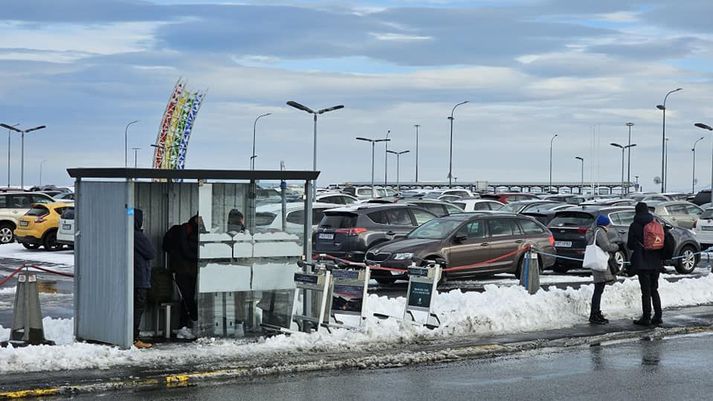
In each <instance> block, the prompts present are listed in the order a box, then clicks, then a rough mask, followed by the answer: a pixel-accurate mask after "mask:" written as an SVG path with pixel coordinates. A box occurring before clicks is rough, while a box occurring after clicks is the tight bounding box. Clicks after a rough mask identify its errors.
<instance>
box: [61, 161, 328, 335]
mask: <svg viewBox="0 0 713 401" xmlns="http://www.w3.org/2000/svg"><path fill="white" fill-rule="evenodd" d="M67 171H68V172H69V175H70V176H71V177H72V178H74V179H75V193H76V195H75V197H76V198H75V211H76V213H75V227H76V228H75V248H74V264H75V281H74V297H75V299H74V308H75V314H74V334H75V337H76V338H77V340H85V341H96V342H101V343H107V344H114V345H118V346H120V347H123V348H129V347H130V346H131V344H132V343H133V333H132V326H133V280H134V278H133V272H134V270H133V264H134V252H133V248H134V246H133V245H134V244H133V242H134V241H133V239H134V237H133V230H134V210H135V209H141V210H142V211H143V214H144V225H143V226H144V232H145V234H146V235H147V236H148V238H149V239H150V240H151V242H152V244H153V245H154V247H155V248H156V250H157V258H156V259H154V260H153V261H152V266H153V275H154V278H156V277H158V276H162V277H169V278H168V280H169V283H168V285H169V287H168V288H169V294H168V295H167V296H168V297H169V299H168V300H158V301H156V299H157V298H158V297H159V296H158V295H157V292H158V289H157V288H152V290H151V291H150V293H149V305H148V307H147V313H144V319H143V321H142V326H141V327H142V332H150V333H154V334H158V333H159V332H160V331H163V332H164V333H170V332H171V329H176V328H177V327H176V322H177V314H178V311H177V309H179V308H180V297H179V294H176V292H177V291H176V288H175V286H174V285H173V283H172V282H170V280H171V277H172V276H171V275H170V273H169V274H165V273H166V269H167V255H166V254H165V253H164V252H162V248H163V243H162V241H163V238H164V234H165V233H166V232H167V231H168V230H169V228H170V227H172V226H174V225H177V224H182V223H185V222H187V221H188V220H189V219H190V218H191V217H192V216H195V215H198V216H200V217H201V219H202V222H203V224H202V227H201V228H200V230H199V233H200V234H199V239H198V277H197V280H196V281H197V282H196V300H197V304H198V319H197V322H196V323H197V327H196V326H194V328H193V329H194V333H195V332H197V334H198V335H201V336H210V337H225V336H240V335H243V333H250V332H253V333H258V332H260V327H261V326H260V325H261V324H263V323H268V324H270V325H277V326H283V327H289V325H290V316H291V313H292V307H293V305H292V302H293V298H294V291H295V284H294V280H293V276H294V273H295V272H297V271H298V269H299V267H298V266H297V261H298V260H300V259H302V258H306V259H308V260H309V259H311V251H312V243H311V242H312V225H313V224H317V223H318V222H317V221H314V222H313V220H314V216H313V214H312V209H311V203H310V202H309V201H308V200H307V199H309V197H307V196H304V194H309V193H310V192H311V190H312V185H313V182H314V180H316V178H317V176H318V175H319V172H317V171H286V170H282V171H271V170H247V171H244V170H188V169H187V170H164V169H127V168H75V169H68V170H67ZM295 202H300V203H301V204H302V205H303V208H302V209H301V210H303V212H302V214H301V215H299V216H298V219H299V220H297V221H296V220H295V218H291V219H290V220H289V221H288V220H287V219H286V212H285V210H286V208H287V206H288V205H291V204H294V203H295ZM236 211H237V212H240V213H237V212H236ZM236 213H237V214H242V215H244V217H245V222H244V224H245V227H246V229H245V230H244V231H243V232H236V231H235V230H234V229H233V228H232V227H231V224H232V222H231V218H232V216H235V215H236ZM160 273H164V274H160ZM164 284H166V283H164ZM152 285H153V282H152ZM164 286H165V285H164ZM151 300H155V301H154V302H153V303H152V301H151ZM171 303H173V304H174V305H175V306H176V308H174V310H173V311H172V313H171V315H172V316H168V319H163V320H161V319H158V318H157V317H158V316H159V313H160V307H159V305H160V304H163V305H167V304H168V305H170V304H171ZM152 306H153V307H152ZM169 310H171V309H169ZM167 321H168V322H170V323H169V324H167ZM159 326H163V327H159Z"/></svg>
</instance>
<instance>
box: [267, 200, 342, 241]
mask: <svg viewBox="0 0 713 401" xmlns="http://www.w3.org/2000/svg"><path fill="white" fill-rule="evenodd" d="M342 206H344V205H340V204H336V203H323V202H314V203H313V204H312V229H313V230H314V229H315V228H317V225H318V224H319V222H320V221H321V220H322V218H323V217H324V211H325V210H329V209H335V208H338V207H342ZM285 211H286V217H285V230H284V231H285V232H288V233H290V234H295V235H297V236H298V237H300V238H302V235H303V233H304V232H303V230H304V228H303V227H304V216H305V214H304V203H302V202H291V203H286V204H285ZM255 231H256V232H263V233H264V232H278V231H283V230H282V204H281V203H275V204H268V205H262V206H258V207H257V209H256V210H255Z"/></svg>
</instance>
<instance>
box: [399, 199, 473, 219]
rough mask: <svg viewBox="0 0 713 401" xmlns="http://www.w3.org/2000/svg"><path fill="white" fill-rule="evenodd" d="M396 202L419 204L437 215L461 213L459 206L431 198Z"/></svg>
mask: <svg viewBox="0 0 713 401" xmlns="http://www.w3.org/2000/svg"><path fill="white" fill-rule="evenodd" d="M398 203H406V204H409V205H415V206H420V207H422V208H424V209H426V210H428V211H429V212H431V213H433V214H435V215H436V216H438V217H443V216H448V215H449V214H455V213H463V210H462V209H461V208H459V207H458V206H456V205H454V204H452V203H448V202H441V201H438V200H432V199H413V198H412V199H401V200H399V201H398Z"/></svg>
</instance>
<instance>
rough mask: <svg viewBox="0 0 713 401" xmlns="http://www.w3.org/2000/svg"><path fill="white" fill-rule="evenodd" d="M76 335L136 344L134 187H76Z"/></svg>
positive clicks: (83, 184)
mask: <svg viewBox="0 0 713 401" xmlns="http://www.w3.org/2000/svg"><path fill="white" fill-rule="evenodd" d="M75 189H76V190H77V194H76V208H77V213H76V219H75V224H76V227H77V233H78V236H77V237H76V241H75V251H74V263H75V266H74V267H75V279H74V294H75V302H74V307H75V315H74V316H75V317H74V319H75V336H76V337H77V338H78V339H83V340H92V341H100V342H104V343H109V344H116V345H119V346H121V347H124V348H129V347H131V344H132V343H133V333H132V322H133V305H132V302H133V289H134V285H133V280H134V270H133V268H128V267H129V266H132V265H133V258H134V253H133V246H134V237H133V213H130V209H127V205H129V207H130V205H131V203H132V195H133V190H132V185H131V184H130V183H127V182H123V181H122V182H92V181H82V182H81V183H80V182H78V183H77V185H76V188H75Z"/></svg>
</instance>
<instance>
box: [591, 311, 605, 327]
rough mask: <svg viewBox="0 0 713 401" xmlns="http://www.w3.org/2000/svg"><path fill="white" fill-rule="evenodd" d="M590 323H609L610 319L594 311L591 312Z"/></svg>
mask: <svg viewBox="0 0 713 401" xmlns="http://www.w3.org/2000/svg"><path fill="white" fill-rule="evenodd" d="M589 323H590V324H607V323H608V321H607V320H606V319H604V318H603V317H602V316H601V314H600V312H592V313H590V314H589Z"/></svg>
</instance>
